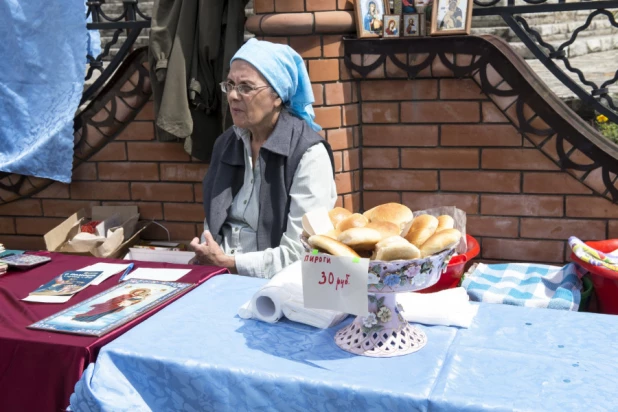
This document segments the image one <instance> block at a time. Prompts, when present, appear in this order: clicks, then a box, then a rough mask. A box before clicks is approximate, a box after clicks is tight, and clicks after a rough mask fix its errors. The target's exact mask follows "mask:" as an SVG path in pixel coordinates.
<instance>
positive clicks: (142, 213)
mask: <svg viewBox="0 0 618 412" xmlns="http://www.w3.org/2000/svg"><path fill="white" fill-rule="evenodd" d="M103 206H137V208H138V211H139V217H140V219H141V220H163V206H161V203H159V202H103Z"/></svg>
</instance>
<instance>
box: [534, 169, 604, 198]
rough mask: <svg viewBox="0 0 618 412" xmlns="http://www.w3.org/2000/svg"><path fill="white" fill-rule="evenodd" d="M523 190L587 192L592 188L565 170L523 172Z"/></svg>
mask: <svg viewBox="0 0 618 412" xmlns="http://www.w3.org/2000/svg"><path fill="white" fill-rule="evenodd" d="M524 192H526V193H556V194H558V193H565V194H567V193H568V194H570V193H573V194H588V193H592V190H590V189H589V188H587V187H586V186H584V185H583V184H582V183H580V182H578V181H577V180H576V179H575V178H573V177H572V176H571V175H569V174H568V173H565V172H558V173H524Z"/></svg>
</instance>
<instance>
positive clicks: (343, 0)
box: [337, 0, 354, 10]
mask: <svg viewBox="0 0 618 412" xmlns="http://www.w3.org/2000/svg"><path fill="white" fill-rule="evenodd" d="M337 8H338V9H339V10H354V0H337Z"/></svg>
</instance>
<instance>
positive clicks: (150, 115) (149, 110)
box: [135, 102, 155, 120]
mask: <svg viewBox="0 0 618 412" xmlns="http://www.w3.org/2000/svg"><path fill="white" fill-rule="evenodd" d="M154 119H155V116H154V104H153V102H146V104H145V105H144V107H142V110H140V111H139V113H137V116H135V120H154Z"/></svg>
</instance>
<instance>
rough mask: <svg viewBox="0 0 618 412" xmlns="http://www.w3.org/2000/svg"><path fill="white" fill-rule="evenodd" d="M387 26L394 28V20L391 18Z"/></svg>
mask: <svg viewBox="0 0 618 412" xmlns="http://www.w3.org/2000/svg"><path fill="white" fill-rule="evenodd" d="M388 28H389V29H391V30H393V29H394V28H395V22H394V21H392V20H391V22H390V23H388Z"/></svg>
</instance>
